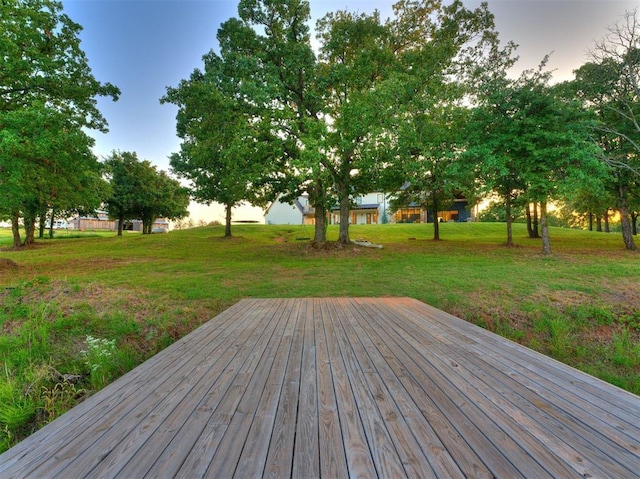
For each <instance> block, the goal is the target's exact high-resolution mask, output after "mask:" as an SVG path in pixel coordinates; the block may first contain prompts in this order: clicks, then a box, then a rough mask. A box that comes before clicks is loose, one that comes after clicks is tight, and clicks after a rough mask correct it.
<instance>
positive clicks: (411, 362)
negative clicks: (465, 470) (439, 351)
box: [371, 310, 549, 478]
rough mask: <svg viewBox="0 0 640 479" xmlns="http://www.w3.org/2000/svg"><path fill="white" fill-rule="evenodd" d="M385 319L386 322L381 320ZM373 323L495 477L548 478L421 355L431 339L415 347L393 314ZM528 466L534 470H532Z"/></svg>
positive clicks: (384, 313)
mask: <svg viewBox="0 0 640 479" xmlns="http://www.w3.org/2000/svg"><path fill="white" fill-rule="evenodd" d="M382 318H384V321H381V319H382ZM371 320H372V321H373V322H374V323H375V325H376V327H378V328H388V330H389V340H390V341H392V342H391V343H390V344H392V349H393V350H394V351H396V353H397V355H398V358H399V360H400V362H401V363H402V364H403V365H404V367H406V368H407V371H408V372H409V374H410V375H411V376H412V377H413V378H414V380H415V381H416V382H417V384H420V385H421V387H422V390H423V392H422V394H423V395H424V396H426V397H429V398H431V399H432V401H433V405H434V407H435V408H436V409H437V410H438V411H439V413H440V414H442V415H443V416H444V417H446V418H447V420H448V421H449V423H450V424H451V427H452V428H453V429H454V430H455V431H456V432H457V434H458V435H460V436H461V437H464V438H465V440H466V441H467V442H468V444H469V445H470V447H471V448H472V449H473V451H475V453H476V454H477V455H478V457H480V458H481V461H482V462H483V463H484V464H485V465H486V467H487V468H488V469H489V470H490V471H491V472H492V473H493V474H494V475H495V476H496V477H510V478H515V477H549V474H548V473H546V472H545V471H544V470H540V468H539V467H536V464H535V461H533V460H532V458H530V457H527V454H526V451H522V450H521V449H520V448H519V447H518V446H517V444H515V443H514V441H513V438H509V437H508V436H507V435H506V434H505V433H504V432H503V431H502V430H501V429H500V428H499V427H498V426H496V425H495V424H493V423H492V422H491V421H490V420H489V421H488V420H487V419H488V418H487V417H486V415H485V414H484V412H483V411H482V410H481V409H480V408H478V406H477V404H475V401H474V398H471V399H470V398H468V397H467V396H466V394H464V393H462V392H460V391H459V390H458V389H457V387H456V385H455V383H451V382H450V381H449V379H448V376H447V372H448V371H440V370H439V369H438V368H437V367H436V366H435V365H434V364H433V363H432V362H431V361H429V359H428V358H427V357H425V356H423V355H422V354H421V349H424V350H425V352H426V350H427V347H430V346H431V344H429V343H430V342H432V340H429V339H428V338H421V341H422V343H418V344H416V343H417V341H416V340H415V339H414V338H413V337H412V336H411V334H409V333H407V332H406V331H404V330H402V329H401V328H400V329H395V326H396V324H395V322H396V317H395V314H394V312H392V311H384V310H380V311H378V314H377V315H375V316H373V315H371ZM419 344H421V346H419ZM425 344H426V345H425ZM416 346H418V350H417V351H416ZM428 412H429V410H427V411H425V413H428ZM487 436H490V437H496V438H502V440H503V441H502V444H500V445H498V444H496V443H494V442H493V441H491V440H489V439H488V438H487ZM444 439H445V438H443V440H444ZM516 464H517V466H516ZM529 466H531V469H533V470H529V469H530V467H529ZM522 469H525V470H524V471H522Z"/></svg>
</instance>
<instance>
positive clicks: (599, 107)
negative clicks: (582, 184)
mask: <svg viewBox="0 0 640 479" xmlns="http://www.w3.org/2000/svg"><path fill="white" fill-rule="evenodd" d="M591 60H592V61H591V62H588V63H586V64H585V65H583V66H582V67H580V68H579V69H578V70H577V71H576V72H575V73H576V81H575V85H576V88H577V92H578V95H579V97H580V98H581V99H582V100H583V101H584V102H585V105H586V106H588V107H590V108H592V109H593V110H594V111H595V112H596V114H597V118H598V123H597V125H596V126H595V128H594V137H595V139H596V141H597V142H598V144H599V146H600V147H601V150H602V156H601V157H602V160H603V161H604V162H605V164H606V165H607V166H608V167H609V169H610V173H611V178H612V182H611V183H610V184H611V187H612V191H613V192H614V194H615V197H616V208H617V210H618V212H619V213H620V220H621V226H622V238H623V241H624V245H625V248H626V249H628V250H632V251H635V250H636V245H635V242H634V240H633V226H632V221H631V210H630V201H631V197H630V193H631V189H632V188H633V184H634V183H635V182H637V181H638V175H640V142H638V140H637V136H638V134H639V133H640V117H639V115H640V83H639V82H640V18H639V16H638V11H637V10H635V11H632V12H627V13H626V14H625V15H624V17H623V19H622V20H621V21H620V22H619V23H617V24H616V25H614V26H612V27H610V28H609V33H608V34H607V35H606V36H605V37H604V38H603V39H602V40H600V41H598V42H597V43H596V45H595V47H594V48H593V49H592V51H591Z"/></svg>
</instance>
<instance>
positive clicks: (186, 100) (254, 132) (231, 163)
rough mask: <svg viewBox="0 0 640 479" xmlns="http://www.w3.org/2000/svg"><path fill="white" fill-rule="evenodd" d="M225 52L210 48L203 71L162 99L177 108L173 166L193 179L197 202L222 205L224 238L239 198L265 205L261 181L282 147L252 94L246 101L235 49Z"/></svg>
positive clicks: (239, 201)
mask: <svg viewBox="0 0 640 479" xmlns="http://www.w3.org/2000/svg"><path fill="white" fill-rule="evenodd" d="M228 56H229V57H231V58H230V59H229V60H228V61H227V60H225V59H224V58H222V57H220V56H218V55H217V54H216V53H214V52H213V51H211V52H209V53H208V54H207V55H205V56H204V58H203V60H204V72H201V71H200V70H195V71H194V72H193V74H192V75H191V77H190V79H189V80H186V81H185V80H183V81H182V82H181V83H180V85H179V86H178V87H177V88H168V89H167V95H166V96H165V97H163V98H162V100H161V101H163V102H171V103H174V104H176V105H178V106H179V111H178V115H177V117H176V119H177V131H178V136H179V137H180V138H181V139H182V143H181V146H180V152H179V153H174V154H173V155H172V156H171V167H172V169H173V171H174V172H176V173H177V174H178V175H180V176H182V177H183V178H185V179H187V180H189V181H190V182H191V183H192V185H193V189H192V194H193V197H194V198H195V199H196V200H197V201H200V202H204V203H207V204H210V203H211V202H213V201H217V202H219V203H222V204H223V205H224V206H225V210H226V215H225V217H226V218H225V237H230V236H231V211H232V208H233V207H234V206H236V205H238V204H240V203H241V202H243V201H249V202H250V203H252V204H264V202H265V201H266V200H267V199H268V198H269V196H268V195H267V194H265V195H262V194H261V193H263V192H264V190H263V189H261V188H260V185H262V184H264V183H265V180H264V178H265V176H266V175H267V174H268V171H269V165H270V164H271V163H272V162H273V159H274V157H277V156H279V154H278V153H277V152H278V151H281V148H277V146H278V145H279V143H278V142H276V141H275V138H274V136H273V135H272V133H271V132H270V122H268V121H267V122H265V121H264V119H263V118H264V117H261V116H260V114H259V113H260V106H259V104H258V102H257V101H256V99H255V97H253V98H252V100H253V101H249V102H247V101H246V96H245V89H246V88H247V83H245V82H244V81H242V80H241V78H242V77H241V76H239V75H238V74H237V69H236V68H235V65H234V59H233V52H229V54H228ZM280 143H281V142H280Z"/></svg>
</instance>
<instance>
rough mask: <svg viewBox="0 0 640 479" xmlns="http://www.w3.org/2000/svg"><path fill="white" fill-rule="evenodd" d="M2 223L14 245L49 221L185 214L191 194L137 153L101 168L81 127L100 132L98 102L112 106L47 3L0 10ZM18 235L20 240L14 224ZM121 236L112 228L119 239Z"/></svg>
mask: <svg viewBox="0 0 640 479" xmlns="http://www.w3.org/2000/svg"><path fill="white" fill-rule="evenodd" d="M0 26H1V28H0V191H1V194H0V220H7V219H8V220H10V221H11V224H12V230H13V244H14V246H15V247H20V246H24V245H29V244H32V243H33V242H34V240H35V237H36V232H37V230H38V229H39V231H40V236H42V235H43V232H44V230H45V228H46V227H47V224H48V227H49V229H50V234H52V233H53V222H54V219H55V218H56V217H58V218H64V217H68V216H70V215H72V214H92V213H93V212H95V211H96V210H97V209H98V208H101V207H105V208H106V209H107V210H108V212H109V214H110V216H111V217H112V218H114V219H118V220H119V228H122V224H123V221H124V220H127V219H132V218H136V219H141V220H142V221H143V224H144V230H145V231H146V232H150V230H151V224H152V223H153V221H154V220H155V218H156V217H158V216H165V217H168V218H174V217H176V218H178V217H182V216H184V215H186V214H187V206H188V203H189V195H188V192H187V191H186V190H185V189H184V188H182V187H181V186H180V184H179V183H178V181H177V180H175V179H172V178H170V177H169V176H167V174H166V173H164V172H159V171H157V169H156V167H155V166H153V165H151V164H150V163H149V162H148V161H140V160H138V159H137V157H136V155H135V154H134V153H120V152H113V154H112V155H111V156H110V158H109V159H108V160H106V161H102V162H101V161H99V160H98V159H97V158H96V156H95V155H94V154H93V152H92V151H91V148H92V147H93V145H94V140H93V139H92V138H91V137H90V136H89V135H88V134H87V133H86V130H98V131H102V132H106V131H107V122H106V120H105V119H104V117H103V116H102V114H101V113H100V111H99V110H98V108H97V106H96V97H100V96H102V97H110V98H112V99H113V100H114V101H116V100H117V99H118V96H119V94H120V91H119V89H118V88H117V87H115V86H114V85H112V84H110V83H100V82H99V81H97V80H96V79H95V78H94V76H93V75H92V73H91V69H90V68H89V65H88V61H87V58H86V56H85V54H84V52H83V51H82V49H81V48H80V40H79V37H78V35H79V33H80V31H81V26H80V25H78V24H77V23H75V22H73V21H72V20H71V19H70V18H69V17H68V16H67V15H65V14H64V12H63V9H62V5H61V4H60V2H57V1H53V0H4V1H3V2H2V3H1V4H0ZM21 224H22V226H23V227H24V231H25V236H24V238H22V237H21V229H20V226H21ZM120 233H121V230H119V234H120Z"/></svg>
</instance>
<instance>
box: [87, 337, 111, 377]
mask: <svg viewBox="0 0 640 479" xmlns="http://www.w3.org/2000/svg"><path fill="white" fill-rule="evenodd" d="M86 343H87V349H83V350H82V351H81V354H82V357H83V359H84V363H85V365H86V366H87V368H88V369H89V376H90V378H91V379H90V382H91V386H92V387H93V388H95V389H100V388H102V387H104V386H105V385H106V384H108V383H109V380H110V379H111V374H112V369H113V364H114V361H113V357H114V354H115V352H116V341H115V339H104V338H94V337H93V336H89V335H88V336H87V338H86Z"/></svg>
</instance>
